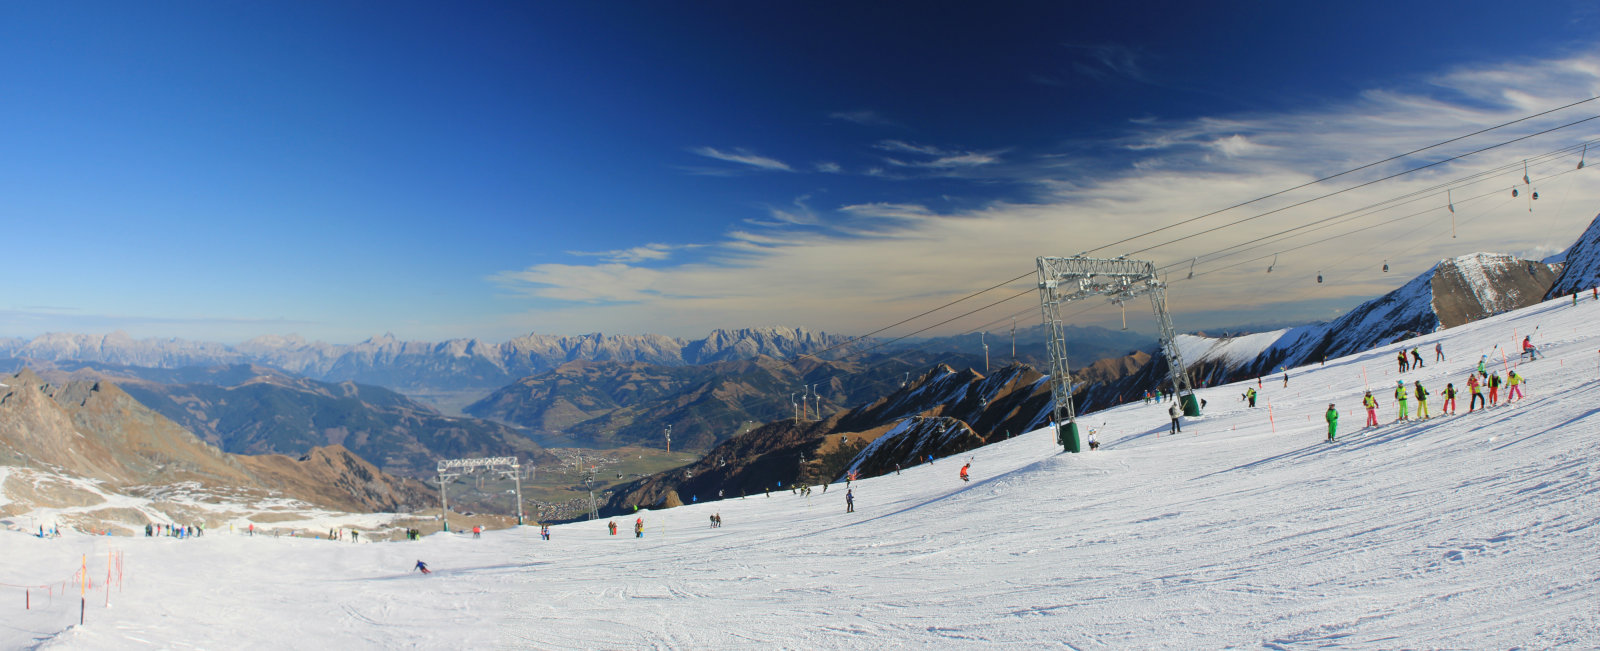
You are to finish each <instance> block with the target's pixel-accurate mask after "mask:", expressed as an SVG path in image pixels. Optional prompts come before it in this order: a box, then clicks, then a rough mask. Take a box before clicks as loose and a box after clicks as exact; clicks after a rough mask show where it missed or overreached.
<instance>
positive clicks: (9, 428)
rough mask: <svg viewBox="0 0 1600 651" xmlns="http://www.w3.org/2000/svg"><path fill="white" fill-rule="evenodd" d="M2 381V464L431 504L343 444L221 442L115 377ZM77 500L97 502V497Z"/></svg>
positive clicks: (113, 515) (132, 516)
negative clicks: (231, 447) (236, 447)
mask: <svg viewBox="0 0 1600 651" xmlns="http://www.w3.org/2000/svg"><path fill="white" fill-rule="evenodd" d="M4 384H5V385H6V386H4V387H0V466H8V467H13V468H16V469H23V470H31V471H34V472H37V473H43V476H49V477H70V478H80V479H82V480H88V481H91V482H94V483H95V484H97V485H100V486H102V487H105V488H109V489H112V490H118V491H125V492H128V493H135V492H141V491H142V492H145V493H150V494H157V493H161V492H163V491H165V490H167V487H174V486H191V487H195V488H197V489H199V490H200V492H202V493H205V494H209V495H213V496H219V495H229V496H232V497H234V498H237V499H239V500H241V501H248V500H273V499H276V500H282V499H293V500H298V501H301V502H303V503H306V504H309V505H315V506H318V507H321V508H330V509H338V510H346V511H380V510H385V511H396V510H402V509H407V508H410V507H412V506H417V505H422V504H425V503H426V502H427V500H428V496H429V495H430V491H429V490H428V489H427V488H426V487H425V486H423V485H422V484H421V483H419V482H416V481H413V480H408V479H402V478H398V477H394V476H392V475H388V474H386V473H383V472H382V471H380V470H378V468H376V467H375V466H373V465H372V464H370V463H367V462H366V461H364V460H362V459H361V458H360V457H358V456H356V455H354V454H352V453H350V452H349V451H348V450H346V449H344V448H342V447H339V446H329V447H323V448H316V449H313V450H310V451H308V452H307V453H306V454H303V455H299V456H298V457H289V456H283V455H270V456H256V457H252V456H245V455H235V454H229V453H226V452H223V451H222V450H220V449H218V448H216V447H215V446H212V445H208V444H206V443H205V442H204V441H201V440H199V439H198V438H196V437H195V436H194V435H193V434H191V433H189V432H188V431H186V430H184V429H183V428H182V427H181V426H179V425H178V424H177V423H174V422H172V421H171V420H169V419H167V418H165V417H164V416H162V415H161V414H159V413H156V412H154V411H152V410H150V409H149V408H147V407H145V406H144V405H143V404H141V403H140V402H139V401H137V400H135V399H134V398H133V397H132V396H130V395H129V394H128V393H126V392H124V391H123V390H122V389H121V388H120V387H118V386H117V385H116V384H113V383H110V382H105V381H95V380H82V381H71V382H67V383H64V384H56V383H52V382H48V381H46V380H45V379H44V378H41V377H40V376H38V375H37V374H34V373H33V372H32V371H29V370H23V371H21V372H19V373H17V374H14V375H10V376H6V377H5V379H4ZM16 478H17V476H16V475H15V473H12V474H11V475H9V476H8V481H7V484H6V487H5V489H6V491H7V493H8V494H11V492H12V489H18V490H22V491H30V490H31V491H32V492H34V493H38V492H39V491H38V487H37V486H35V487H33V488H32V489H30V488H28V487H26V486H12V485H11V484H12V483H13V482H12V480H15V479H16ZM189 492H194V491H189ZM45 497H46V498H47V497H48V496H45ZM74 499H79V500H81V499H83V497H82V495H79V496H78V497H77V498H74ZM76 506H79V507H83V508H84V509H87V510H93V509H92V508H91V507H94V504H78V505H76ZM107 508H108V509H110V511H108V512H107V513H105V514H101V515H99V516H96V517H95V518H93V519H94V520H95V521H97V522H105V521H108V520H111V521H124V522H126V523H127V524H129V525H131V526H132V527H133V528H137V527H141V526H143V523H144V522H147V521H149V520H148V519H146V515H147V514H140V513H137V512H126V513H124V512H118V511H117V510H116V509H115V507H114V506H110V505H108V506H107ZM174 508H181V505H180V506H175V507H174Z"/></svg>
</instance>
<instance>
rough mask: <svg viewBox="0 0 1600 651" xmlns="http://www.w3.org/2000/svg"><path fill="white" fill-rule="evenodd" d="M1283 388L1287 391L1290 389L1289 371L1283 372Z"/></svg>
mask: <svg viewBox="0 0 1600 651" xmlns="http://www.w3.org/2000/svg"><path fill="white" fill-rule="evenodd" d="M1283 388H1285V389H1287V388H1289V372H1288V371H1284V372H1283Z"/></svg>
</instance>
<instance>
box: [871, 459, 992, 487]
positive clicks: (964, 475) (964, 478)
mask: <svg viewBox="0 0 1600 651" xmlns="http://www.w3.org/2000/svg"><path fill="white" fill-rule="evenodd" d="M971 467H972V464H970V463H969V464H966V465H964V466H961V481H972V480H971V479H969V478H967V469H968V468H971ZM847 492H848V491H847Z"/></svg>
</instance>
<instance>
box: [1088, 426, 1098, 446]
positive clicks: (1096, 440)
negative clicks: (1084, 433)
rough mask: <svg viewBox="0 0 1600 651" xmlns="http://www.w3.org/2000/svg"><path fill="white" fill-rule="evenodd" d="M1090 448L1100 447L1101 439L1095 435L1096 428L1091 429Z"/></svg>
mask: <svg viewBox="0 0 1600 651" xmlns="http://www.w3.org/2000/svg"><path fill="white" fill-rule="evenodd" d="M1089 449H1090V450H1098V449H1100V441H1099V439H1096V438H1095V437H1094V430H1089Z"/></svg>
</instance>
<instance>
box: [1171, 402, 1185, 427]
mask: <svg viewBox="0 0 1600 651" xmlns="http://www.w3.org/2000/svg"><path fill="white" fill-rule="evenodd" d="M1167 415H1168V416H1171V417H1172V431H1171V432H1168V433H1169V434H1177V433H1179V432H1182V431H1183V428H1182V427H1180V426H1179V425H1178V417H1179V416H1182V415H1183V409H1182V408H1180V407H1178V403H1176V402H1174V403H1172V405H1171V406H1169V407H1167Z"/></svg>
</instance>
